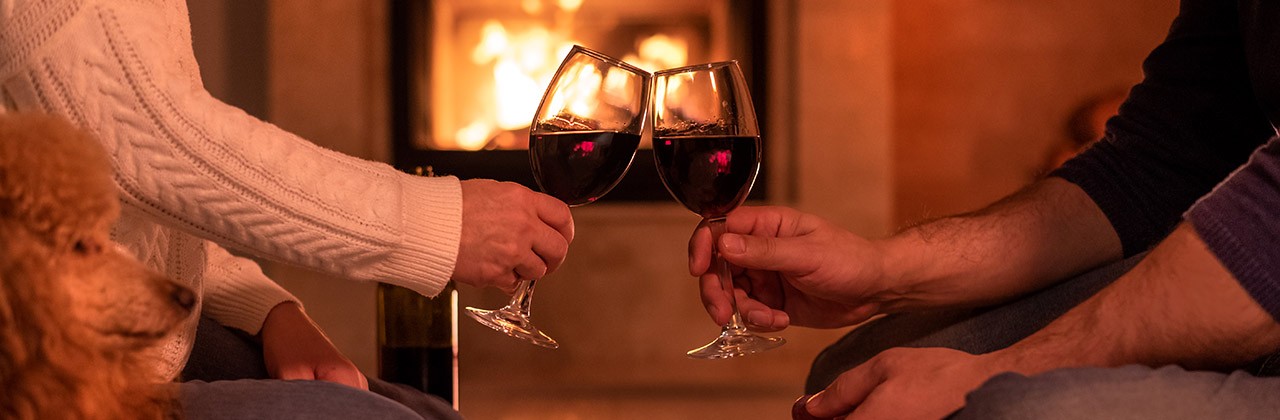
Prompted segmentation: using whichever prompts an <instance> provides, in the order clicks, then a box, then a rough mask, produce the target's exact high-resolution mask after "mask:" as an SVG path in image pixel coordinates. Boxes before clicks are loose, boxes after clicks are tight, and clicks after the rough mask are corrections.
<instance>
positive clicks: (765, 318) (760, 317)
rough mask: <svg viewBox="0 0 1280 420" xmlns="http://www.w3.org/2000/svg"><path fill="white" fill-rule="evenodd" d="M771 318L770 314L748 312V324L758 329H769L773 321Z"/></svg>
mask: <svg viewBox="0 0 1280 420" xmlns="http://www.w3.org/2000/svg"><path fill="white" fill-rule="evenodd" d="M769 318H770V317H769V314H766V313H764V311H751V312H747V322H749V323H751V325H755V326H757V327H768V326H769V321H771V319H769Z"/></svg>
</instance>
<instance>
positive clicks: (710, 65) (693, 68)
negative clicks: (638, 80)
mask: <svg viewBox="0 0 1280 420" xmlns="http://www.w3.org/2000/svg"><path fill="white" fill-rule="evenodd" d="M737 65H738V60H727V61H716V62H712V63H701V64H693V65H688V66H684V67H676V68H673V69H665V70H658V71H656V72H654V73H653V75H654V76H663V75H668V74H675V73H687V72H690V71H696V70H708V69H714V68H719V67H730V66H737Z"/></svg>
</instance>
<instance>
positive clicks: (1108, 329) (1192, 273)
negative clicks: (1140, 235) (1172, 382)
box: [992, 223, 1280, 374]
mask: <svg viewBox="0 0 1280 420" xmlns="http://www.w3.org/2000/svg"><path fill="white" fill-rule="evenodd" d="M1277 347H1280V324H1277V323H1276V322H1275V320H1274V319H1272V318H1271V316H1270V315H1268V314H1267V313H1266V312H1265V311H1264V310H1263V309H1262V308H1261V307H1260V306H1259V305H1258V304H1257V303H1256V302H1255V301H1254V300H1253V299H1252V298H1251V297H1250V296H1249V295H1248V294H1247V293H1246V292H1245V291H1244V289H1242V288H1241V287H1240V285H1239V283H1237V282H1236V280H1235V279H1234V278H1233V277H1232V276H1231V274H1230V273H1229V272H1228V271H1227V270H1226V269H1225V268H1223V266H1222V265H1221V264H1220V263H1219V262H1218V260H1217V259H1216V258H1215V257H1214V256H1213V254H1212V253H1211V252H1209V250H1208V249H1207V248H1206V247H1205V246H1204V243H1203V242H1201V240H1200V238H1199V237H1198V236H1197V235H1196V233H1195V232H1194V230H1193V229H1191V228H1190V226H1189V225H1187V224H1185V223H1184V224H1183V225H1181V226H1179V227H1178V229H1177V230H1175V231H1174V233H1173V234H1172V235H1170V236H1169V237H1168V238H1167V239H1165V240H1164V241H1163V242H1161V244H1160V245H1159V246H1157V247H1156V248H1155V249H1154V250H1152V251H1151V253H1150V254H1149V255H1148V256H1147V258H1146V259H1144V260H1143V261H1142V262H1141V263H1139V264H1138V266H1136V267H1134V269H1133V270H1132V271H1130V272H1129V273H1128V274H1126V275H1124V276H1122V277H1121V278H1119V279H1117V280H1116V281H1115V283H1113V284H1112V285H1110V286H1108V287H1107V288H1105V289H1103V290H1102V291H1101V292H1099V293H1098V294H1097V295H1096V296H1094V297H1092V298H1090V299H1089V300H1087V301H1085V302H1084V303H1082V304H1081V305H1079V306H1078V307H1076V308H1074V309H1072V310H1071V311H1069V312H1067V313H1066V314H1064V315H1063V316H1062V317H1060V318H1059V319H1057V320H1055V321H1054V322H1053V323H1051V324H1049V325H1048V326H1047V327H1045V328H1044V329H1043V330H1041V331H1040V332H1037V333H1036V334H1033V335H1031V336H1030V337H1028V338H1026V339H1025V340H1023V341H1021V342H1019V343H1017V344H1015V345H1013V346H1010V347H1009V348H1007V349H1005V350H1001V351H1000V352H997V353H993V354H992V356H993V357H994V358H995V359H998V360H1003V361H1005V362H1006V363H1008V364H1009V365H1010V366H1015V370H1018V371H1020V372H1022V373H1026V374H1033V373H1038V372H1041V371H1045V370H1049V369H1054V368H1059V367H1071V366H1117V365H1123V364H1131V363H1140V364H1145V365H1150V366H1159V365H1165V364H1179V365H1183V366H1185V367H1188V368H1229V367H1236V366H1240V365H1242V364H1244V363H1247V362H1249V361H1251V360H1253V359H1256V358H1258V357H1260V356H1262V355H1265V354H1267V353H1269V352H1272V351H1274V350H1275V349H1276V348H1277Z"/></svg>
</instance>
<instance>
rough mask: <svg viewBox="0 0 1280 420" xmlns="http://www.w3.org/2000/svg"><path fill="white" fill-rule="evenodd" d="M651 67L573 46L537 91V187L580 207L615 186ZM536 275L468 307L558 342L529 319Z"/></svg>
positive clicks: (527, 335) (533, 144)
mask: <svg viewBox="0 0 1280 420" xmlns="http://www.w3.org/2000/svg"><path fill="white" fill-rule="evenodd" d="M651 82H652V76H650V74H649V72H646V71H644V70H641V69H639V68H637V67H635V66H632V65H630V64H627V63H624V62H622V61H619V60H617V59H614V58H612V57H609V56H607V55H604V54H601V53H599V52H596V51H592V50H589V49H587V48H583V47H581V46H576V45H575V46H574V47H573V48H572V49H571V50H570V51H569V54H568V55H566V56H565V59H564V61H563V62H561V63H560V68H559V69H557V70H556V74H555V76H554V77H553V78H552V79H551V85H550V86H548V88H547V92H546V93H545V94H543V96H542V103H541V104H539V105H538V111H537V113H536V114H535V115H534V117H533V124H532V125H531V126H530V129H529V163H530V165H531V166H532V167H533V176H534V178H535V179H536V180H537V181H538V186H539V187H540V188H541V189H542V192H544V193H547V194H548V195H551V196H552V197H555V198H557V199H559V200H560V201H563V202H564V203H565V204H568V205H569V206H570V207H577V206H581V205H585V204H588V203H591V202H594V201H596V200H597V199H599V198H600V197H601V196H604V194H605V193H607V192H609V190H610V189H613V186H614V185H617V184H618V181H620V180H622V176H623V175H625V174H626V173H627V168H628V167H630V166H631V160H632V158H634V157H635V154H636V148H637V147H638V146H639V145H640V134H641V129H642V128H643V127H644V124H645V120H646V119H647V118H646V115H647V113H648V110H649V84H650V83H651ZM536 282H537V279H525V280H523V281H521V282H520V284H519V286H518V287H517V288H516V293H515V295H513V296H512V297H511V302H510V303H508V304H507V306H505V307H503V308H501V309H495V310H487V309H479V308H472V307H468V308H467V315H470V316H471V317H472V318H474V319H475V320H476V321H479V322H480V323H481V324H484V325H487V326H489V328H493V329H495V330H498V331H501V332H504V333H506V334H507V335H510V336H512V337H515V338H519V339H522V340H525V341H528V342H530V343H533V344H536V345H539V346H543V347H549V348H557V347H559V346H560V345H559V343H557V342H556V340H554V339H552V338H551V337H549V336H547V335H546V334H544V333H542V331H539V330H538V328H537V327H534V326H533V323H532V322H531V321H530V320H529V306H530V303H531V302H532V298H533V286H534V284H535V283H536Z"/></svg>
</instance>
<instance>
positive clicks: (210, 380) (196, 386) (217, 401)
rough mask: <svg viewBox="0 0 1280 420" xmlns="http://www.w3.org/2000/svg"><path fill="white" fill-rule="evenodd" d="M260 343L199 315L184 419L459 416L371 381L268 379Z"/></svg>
mask: <svg viewBox="0 0 1280 420" xmlns="http://www.w3.org/2000/svg"><path fill="white" fill-rule="evenodd" d="M269 378H270V376H269V375H267V369H266V364H265V363H264V362H263V360H262V347H261V346H260V345H259V344H258V343H257V342H255V341H254V340H253V339H252V338H250V337H248V335H247V334H244V333H243V332H240V331H237V330H232V329H230V328H227V327H224V326H222V325H221V324H218V323H217V322H215V321H213V320H211V319H209V318H201V319H200V326H199V327H198V329H197V331H196V342H195V348H194V349H192V351H191V357H190V358H189V359H188V360H187V365H186V366H185V367H184V368H183V371H182V379H183V380H184V381H185V382H183V383H181V384H180V385H179V392H180V394H179V402H180V403H181V408H182V411H183V413H182V414H183V417H184V418H186V419H195V420H201V419H272V420H275V419H364V418H369V419H396V420H399V419H405V420H422V419H428V420H436V419H441V420H443V419H461V418H462V416H461V415H459V414H458V412H456V411H454V410H453V408H452V407H451V406H450V405H449V403H448V402H445V401H444V400H443V399H440V398H439V397H436V396H434V395H430V394H426V393H423V392H421V391H418V390H416V389H413V388H410V387H408V386H404V385H400V384H394V383H389V382H386V381H382V380H380V379H377V378H372V377H371V378H368V379H369V391H364V390H360V389H355V388H351V387H348V386H345V385H339V384H335V383H330V382H324V381H282V380H276V379H269Z"/></svg>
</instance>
